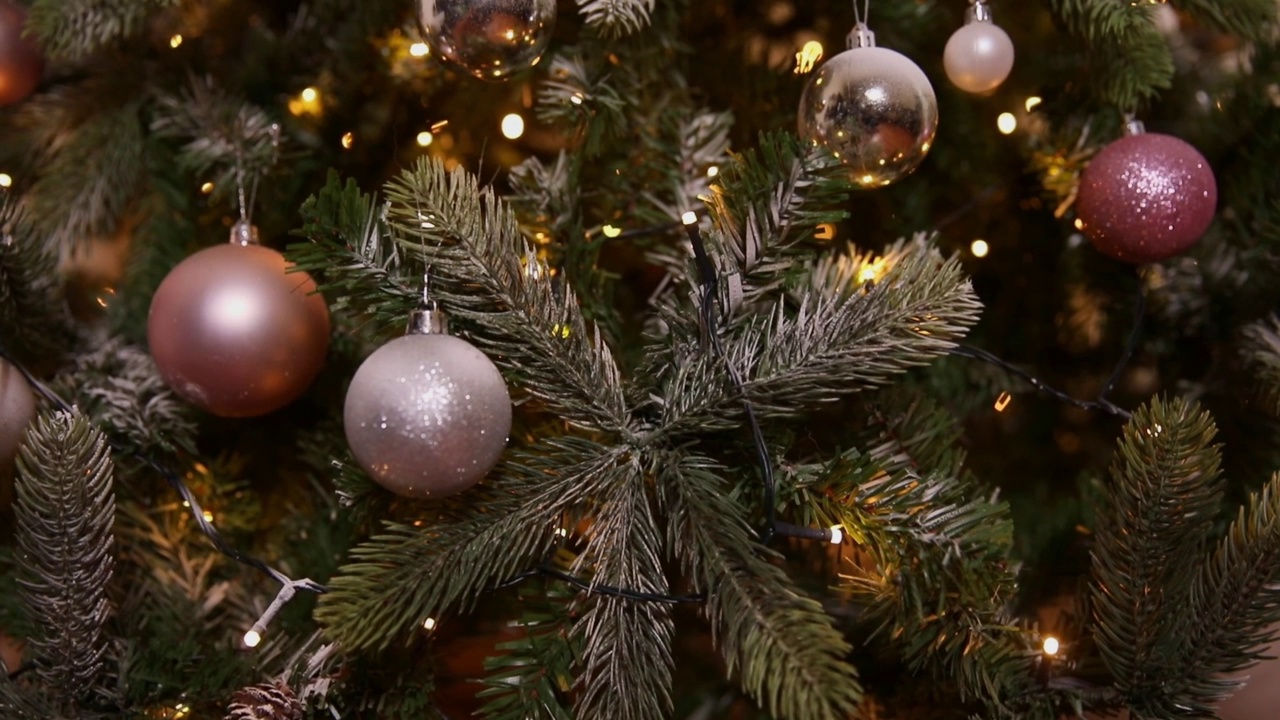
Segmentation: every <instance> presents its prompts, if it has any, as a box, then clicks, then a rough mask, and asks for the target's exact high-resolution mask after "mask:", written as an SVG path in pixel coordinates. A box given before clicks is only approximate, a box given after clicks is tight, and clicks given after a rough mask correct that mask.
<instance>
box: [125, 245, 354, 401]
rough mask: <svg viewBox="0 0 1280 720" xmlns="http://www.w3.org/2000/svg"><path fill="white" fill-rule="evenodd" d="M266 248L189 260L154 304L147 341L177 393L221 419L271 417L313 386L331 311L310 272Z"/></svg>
mask: <svg viewBox="0 0 1280 720" xmlns="http://www.w3.org/2000/svg"><path fill="white" fill-rule="evenodd" d="M288 269H289V262H288V261H287V260H285V258H284V256H283V255H281V254H280V253H278V252H276V251H275V250H272V249H270V248H265V247H262V246H260V245H249V246H247V247H241V246H239V245H232V244H226V245H215V246H213V247H210V248H205V249H204V250H201V251H200V252H198V253H196V254H194V255H192V256H191V257H189V258H187V259H186V260H183V261H182V262H181V263H179V264H178V266H177V267H175V268H174V269H173V270H171V271H170V272H169V274H168V276H166V277H165V279H164V282H162V283H160V287H159V289H157V290H156V294H155V295H154V296H153V297H152V299H151V313H150V315H149V316H148V318H147V342H148V343H149V344H150V346H151V355H152V357H154V358H155V361H156V367H157V368H158V369H159V370H160V376H161V377H163V378H164V380H165V382H166V383H168V384H169V387H171V388H173V391H174V392H176V393H177V394H179V395H181V396H182V397H184V398H186V399H187V400H189V401H191V402H192V403H194V404H196V405H199V406H200V407H202V408H204V409H205V410H208V411H209V412H211V413H213V414H214V415H220V416H222V417H253V416H256V415H265V414H266V413H269V412H272V411H273V410H278V409H280V408H282V407H284V406H285V405H288V404H289V403H291V402H293V401H294V400H296V399H297V398H298V396H299V395H301V394H302V393H303V392H304V391H305V390H306V389H307V386H309V385H310V384H311V381H312V380H315V378H316V375H318V374H319V373H320V368H321V366H323V365H324V359H325V354H326V353H327V352H328V349H329V307H328V306H327V305H325V302H324V298H323V297H321V296H320V295H319V294H318V293H316V291H315V290H316V284H315V282H314V281H312V279H311V276H310V275H307V274H306V273H304V272H292V273H291V272H288Z"/></svg>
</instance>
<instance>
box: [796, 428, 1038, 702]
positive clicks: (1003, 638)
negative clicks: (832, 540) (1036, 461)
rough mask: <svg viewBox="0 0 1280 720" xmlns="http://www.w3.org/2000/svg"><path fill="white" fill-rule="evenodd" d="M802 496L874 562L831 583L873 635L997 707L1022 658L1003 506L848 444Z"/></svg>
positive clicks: (1009, 695) (1027, 651) (1024, 664)
mask: <svg viewBox="0 0 1280 720" xmlns="http://www.w3.org/2000/svg"><path fill="white" fill-rule="evenodd" d="M869 473H874V474H872V475H871V477H869V478H868V474H869ZM808 496H809V497H810V498H811V499H813V500H814V501H815V504H816V507H815V508H814V512H815V514H816V515H817V516H818V517H819V518H821V521H822V522H824V523H832V524H839V525H841V526H842V527H843V529H844V532H845V534H846V535H847V536H848V537H849V538H850V539H851V540H852V541H853V542H855V543H857V544H858V545H859V546H860V547H861V548H863V549H864V550H865V552H867V553H868V554H869V555H870V557H871V558H872V559H873V560H874V562H873V563H870V564H868V565H867V566H865V567H858V568H857V572H855V573H853V574H851V575H848V576H845V577H842V581H843V582H842V587H844V588H845V589H846V590H848V591H850V592H852V593H853V594H854V595H855V597H858V598H860V599H862V600H863V601H865V602H866V604H867V607H866V620H867V621H868V622H870V623H873V624H874V625H875V626H876V631H877V634H878V635H879V636H880V637H882V638H884V639H885V640H886V641H887V642H889V643H891V645H892V646H893V648H894V649H895V650H896V651H897V652H898V653H900V654H901V656H902V658H903V659H904V660H905V662H906V663H907V665H908V667H910V668H911V669H912V670H914V671H917V672H919V671H925V672H929V673H930V674H931V675H932V676H933V677H935V678H938V679H939V680H942V681H945V682H955V683H956V684H957V686H958V690H959V692H960V697H961V698H962V699H963V700H965V701H970V700H978V701H980V702H982V703H984V704H985V705H986V707H987V709H988V711H990V712H991V713H993V714H994V713H1006V714H1007V713H1008V712H1009V709H1008V707H1007V703H1009V702H1010V701H1011V700H1012V699H1014V698H1015V697H1016V696H1017V695H1018V694H1019V690H1020V689H1021V688H1023V687H1025V686H1026V685H1027V683H1028V682H1029V680H1030V676H1029V670H1030V668H1031V665H1030V658H1031V657H1032V656H1034V651H1033V649H1032V648H1031V646H1030V640H1029V638H1027V637H1025V636H1023V635H1022V634H1021V633H1020V632H1019V631H1018V630H1017V629H1016V628H1015V627H1013V623H1012V618H1011V615H1010V611H1009V608H1008V607H1006V606H1007V604H1009V603H1011V602H1012V600H1013V598H1014V595H1015V591H1016V588H1017V582H1016V570H1015V569H1014V567H1013V561H1012V559H1011V554H1012V546H1013V523H1012V521H1011V518H1010V516H1009V509H1008V507H1007V506H1006V505H1005V504H1004V503H1002V502H998V501H997V500H995V498H994V497H993V498H984V497H974V490H973V488H971V487H968V486H967V484H966V483H965V482H963V481H962V480H960V479H957V478H954V477H949V476H946V475H936V474H930V475H927V476H925V475H921V474H919V473H917V472H915V471H914V470H909V469H908V470H902V471H899V472H895V473H892V474H890V473H886V472H884V471H883V470H882V469H880V470H878V469H877V468H876V465H875V463H874V462H868V459H867V458H864V457H862V456H861V455H860V454H859V453H857V452H856V451H849V452H846V453H845V454H844V455H843V456H842V457H841V458H839V459H838V460H837V461H836V462H834V463H832V465H831V466H830V468H829V469H828V472H827V473H826V475H825V477H823V478H821V480H820V481H819V482H818V484H817V485H816V487H815V488H814V490H813V491H812V492H810V493H809V494H808Z"/></svg>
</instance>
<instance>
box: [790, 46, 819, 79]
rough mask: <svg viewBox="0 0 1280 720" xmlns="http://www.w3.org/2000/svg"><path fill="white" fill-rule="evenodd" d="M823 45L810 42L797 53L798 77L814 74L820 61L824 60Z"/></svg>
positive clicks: (796, 71)
mask: <svg viewBox="0 0 1280 720" xmlns="http://www.w3.org/2000/svg"><path fill="white" fill-rule="evenodd" d="M822 53H823V48H822V43H820V42H818V41H817V40H810V41H809V42H807V43H805V44H804V47H802V48H800V52H798V53H796V70H795V73H796V74H797V75H803V74H805V73H807V72H812V71H813V68H814V66H815V65H817V64H818V61H819V60H821V59H822Z"/></svg>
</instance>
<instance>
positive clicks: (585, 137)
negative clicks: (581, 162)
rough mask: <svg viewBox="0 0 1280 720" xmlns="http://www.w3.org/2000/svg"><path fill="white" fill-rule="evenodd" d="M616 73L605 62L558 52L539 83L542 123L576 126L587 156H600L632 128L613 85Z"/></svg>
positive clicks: (622, 100)
mask: <svg viewBox="0 0 1280 720" xmlns="http://www.w3.org/2000/svg"><path fill="white" fill-rule="evenodd" d="M613 79H614V78H613V76H612V75H611V73H610V72H609V69H608V68H606V67H604V66H602V65H598V64H597V65H592V66H588V64H587V61H586V60H585V59H584V58H583V57H582V56H581V55H578V54H576V53H574V52H573V51H572V50H566V51H563V52H560V53H558V54H557V55H556V57H555V59H553V60H552V61H551V69H550V71H549V72H548V73H547V79H546V80H545V81H543V82H542V83H541V84H540V85H539V86H538V106H537V110H536V112H537V115H538V120H539V121H540V122H543V123H546V124H548V125H553V126H554V125H560V126H563V127H566V128H574V129H575V131H574V132H573V133H572V134H574V135H576V136H578V137H579V138H581V141H582V148H581V152H582V153H583V155H584V156H585V157H587V158H594V157H596V156H598V155H599V154H600V153H601V152H602V151H603V150H604V149H605V148H606V143H608V142H609V141H611V140H616V139H618V138H619V137H622V136H623V135H624V131H625V129H626V128H627V127H629V122H628V118H627V114H626V113H627V110H628V109H629V108H628V106H627V101H626V100H625V99H624V96H623V95H622V93H621V92H619V90H618V88H616V87H614V85H613V83H612V82H611V80H613Z"/></svg>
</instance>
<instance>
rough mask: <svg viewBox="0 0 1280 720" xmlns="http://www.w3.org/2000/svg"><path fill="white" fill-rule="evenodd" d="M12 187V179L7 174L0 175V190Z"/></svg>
mask: <svg viewBox="0 0 1280 720" xmlns="http://www.w3.org/2000/svg"><path fill="white" fill-rule="evenodd" d="M12 186H13V178H12V177H10V176H9V174H8V173H0V188H7V187H12Z"/></svg>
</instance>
